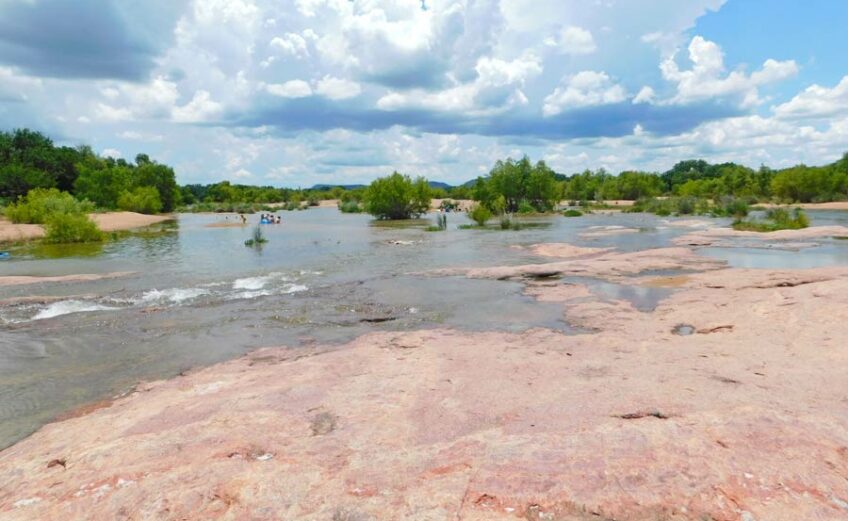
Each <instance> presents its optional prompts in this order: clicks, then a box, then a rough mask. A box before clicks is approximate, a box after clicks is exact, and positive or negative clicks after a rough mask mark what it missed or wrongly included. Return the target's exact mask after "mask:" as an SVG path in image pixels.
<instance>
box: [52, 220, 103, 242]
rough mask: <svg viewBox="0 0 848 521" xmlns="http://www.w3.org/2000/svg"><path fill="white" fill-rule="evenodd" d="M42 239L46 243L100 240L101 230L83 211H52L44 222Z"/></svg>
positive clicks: (101, 237) (101, 236)
mask: <svg viewBox="0 0 848 521" xmlns="http://www.w3.org/2000/svg"><path fill="white" fill-rule="evenodd" d="M44 228H45V232H46V233H45V235H44V241H45V242H48V243H53V244H58V243H73V242H100V241H102V240H103V232H101V231H100V230H99V229H98V228H97V224H95V222H94V221H92V220H91V218H89V217H88V216H87V215H85V214H84V213H54V214H52V215H50V216H49V217H48V218H47V221H46V222H45V226H44Z"/></svg>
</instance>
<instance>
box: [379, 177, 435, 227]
mask: <svg viewBox="0 0 848 521" xmlns="http://www.w3.org/2000/svg"><path fill="white" fill-rule="evenodd" d="M430 198H431V192H430V185H429V184H428V183H427V180H426V179H424V178H423V177H418V178H416V179H415V180H412V179H411V178H410V177H409V176H406V175H403V174H400V173H398V172H394V173H393V174H392V175H390V176H387V177H381V178H379V179H375V180H374V181H373V182H372V183H371V185H370V186H368V188H367V189H366V190H365V194H364V202H365V211H367V212H368V213H370V214H371V215H373V216H374V217H376V218H378V219H410V218H413V217H418V216H419V215H421V214H422V213H426V212H427V210H428V209H429V208H430Z"/></svg>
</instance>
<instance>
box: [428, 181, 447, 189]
mask: <svg viewBox="0 0 848 521" xmlns="http://www.w3.org/2000/svg"><path fill="white" fill-rule="evenodd" d="M430 188H442V189H444V190H447V189H448V188H453V187H452V186H451V185H449V184H447V183H442V182H441V181H430Z"/></svg>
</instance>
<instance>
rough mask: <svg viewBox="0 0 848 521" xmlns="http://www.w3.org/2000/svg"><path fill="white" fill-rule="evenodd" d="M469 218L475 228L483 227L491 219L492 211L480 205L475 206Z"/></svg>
mask: <svg viewBox="0 0 848 521" xmlns="http://www.w3.org/2000/svg"><path fill="white" fill-rule="evenodd" d="M470 216H471V219H472V220H473V221H474V222H476V223H477V226H485V225H486V223H487V222H488V221H489V219H491V218H492V211H491V210H489V209H488V208H486V206H484V205H482V204H475V205H474V208H472V209H471V214H470Z"/></svg>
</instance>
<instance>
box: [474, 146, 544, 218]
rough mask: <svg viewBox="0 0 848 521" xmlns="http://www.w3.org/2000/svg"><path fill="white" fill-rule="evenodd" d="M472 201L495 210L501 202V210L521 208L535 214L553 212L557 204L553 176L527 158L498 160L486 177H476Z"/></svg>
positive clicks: (513, 210) (541, 164) (510, 210)
mask: <svg viewBox="0 0 848 521" xmlns="http://www.w3.org/2000/svg"><path fill="white" fill-rule="evenodd" d="M473 195H474V199H475V200H476V201H478V202H479V203H481V204H483V205H486V206H487V207H488V208H489V209H490V210H493V211H497V209H496V208H495V202H496V201H498V200H499V199H500V198H502V199H503V203H504V211H507V212H517V211H518V210H519V209H520V208H522V206H523V207H524V208H525V209H527V208H528V207H532V208H533V209H534V210H536V211H539V212H545V211H549V210H551V209H553V207H554V206H556V204H557V203H558V202H559V196H560V188H559V185H558V184H557V179H556V176H555V174H554V172H553V170H551V169H550V168H548V166H547V165H546V164H545V162H544V161H539V162H538V163H536V164H535V165H534V164H533V163H531V162H530V159H529V158H528V157H527V156H524V157H523V158H521V159H520V160H518V161H515V160H513V159H512V158H509V159H507V160H506V161H498V162H497V163H495V166H494V167H493V168H492V170H491V172H489V175H488V176H487V177H486V178H478V179H477V182H476V184H475V186H474V193H473Z"/></svg>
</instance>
